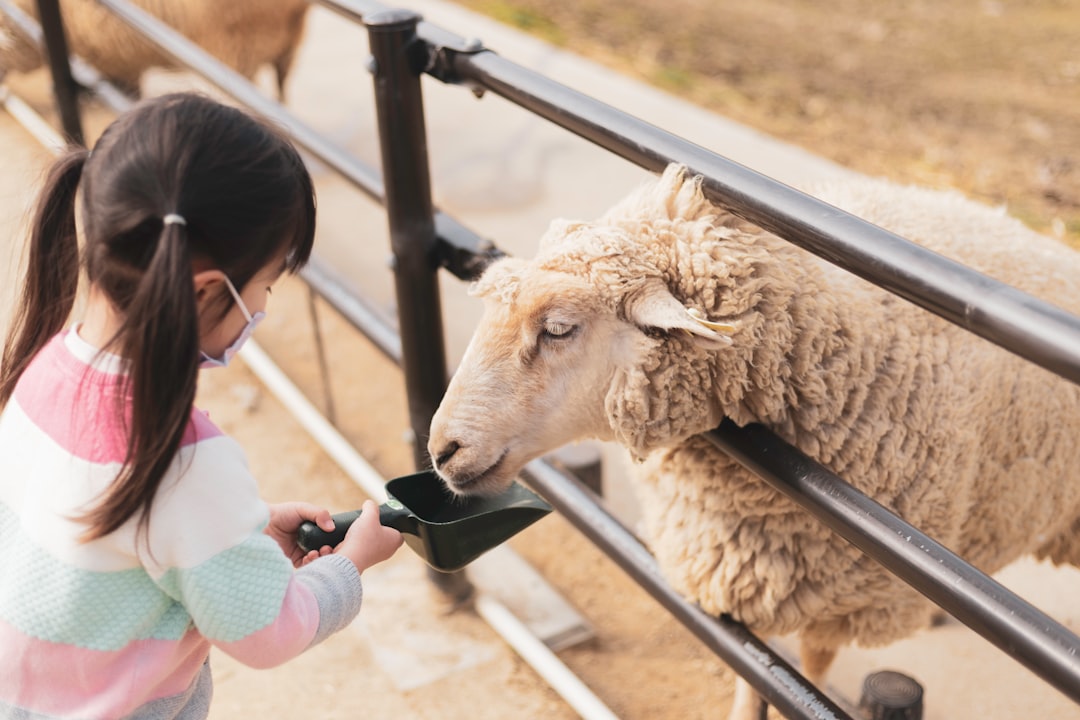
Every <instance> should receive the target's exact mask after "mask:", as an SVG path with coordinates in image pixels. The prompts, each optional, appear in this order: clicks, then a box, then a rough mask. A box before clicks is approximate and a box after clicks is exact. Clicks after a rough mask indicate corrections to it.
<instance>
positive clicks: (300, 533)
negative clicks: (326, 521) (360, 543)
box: [296, 510, 360, 553]
mask: <svg viewBox="0 0 1080 720" xmlns="http://www.w3.org/2000/svg"><path fill="white" fill-rule="evenodd" d="M358 517H360V511H359V510H350V511H348V512H343V513H338V514H336V515H331V516H330V518H331V519H332V520H333V521H334V529H333V530H331V531H330V532H327V531H325V530H323V529H322V528H321V527H319V526H318V525H316V524H315V523H313V522H311V521H310V520H307V521H305V522H304V523H303V524H301V525H300V529H299V530H297V531H296V544H297V545H299V546H300V549H301V550H303V551H304V552H306V553H307V552H311V551H312V550H318V549H319V548H321V547H322V546H323V545H329V546H330V547H337V546H338V544H339V543H340V542H341V541H342V540H344V539H345V533H347V532H349V527H350V526H351V525H352V524H353V523H354V522H355V521H356V518H358Z"/></svg>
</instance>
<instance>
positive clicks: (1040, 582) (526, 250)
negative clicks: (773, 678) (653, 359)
mask: <svg viewBox="0 0 1080 720" xmlns="http://www.w3.org/2000/svg"><path fill="white" fill-rule="evenodd" d="M399 4H400V5H403V6H407V7H411V8H414V9H416V10H417V11H419V12H420V13H421V14H422V15H423V16H424V17H425V19H427V20H430V21H432V22H434V23H436V24H438V25H442V26H443V27H445V28H447V29H449V30H451V31H454V32H456V33H458V34H460V35H463V36H468V37H478V38H480V39H482V40H483V41H484V43H485V44H486V45H487V46H488V47H490V48H492V49H494V50H496V51H498V52H500V53H501V54H502V55H504V56H506V57H508V58H510V59H513V60H515V61H517V62H519V63H521V64H523V65H525V66H527V67H530V68H534V69H536V70H539V71H541V72H543V73H545V74H547V75H548V76H550V77H552V78H554V79H556V80H558V81H560V82H563V83H565V84H567V85H569V86H571V87H574V88H576V89H579V90H582V91H583V92H586V93H588V94H590V95H593V96H595V97H597V98H599V99H601V100H603V101H605V102H608V103H609V104H611V105H614V106H616V107H618V108H620V109H623V110H626V111H628V112H630V113H631V114H634V115H636V116H638V117H640V118H642V119H644V120H646V121H648V122H651V123H653V124H655V125H657V126H660V127H663V128H665V129H667V130H669V131H672V132H674V133H675V134H678V135H681V136H682V137H685V138H687V139H689V140H691V141H693V142H696V143H698V144H700V145H702V146H704V147H707V148H709V149H712V150H714V151H716V152H718V153H720V154H723V155H726V156H728V157H730V158H732V159H734V160H736V161H738V162H740V163H742V164H744V165H747V166H749V167H752V168H754V169H757V170H759V171H761V172H763V173H765V174H767V175H770V176H772V177H775V178H777V179H780V180H782V181H786V182H793V181H797V180H799V179H801V178H810V177H822V176H826V175H843V174H846V173H848V171H847V170H845V169H843V168H840V167H838V166H836V165H834V164H832V163H829V162H827V161H824V160H822V159H820V158H818V157H815V156H814V155H812V154H810V153H807V152H805V151H803V150H801V149H798V148H794V147H791V146H788V145H785V144H783V143H779V142H776V141H774V140H772V139H770V138H768V137H765V136H763V135H761V134H760V133H757V132H755V131H753V130H750V129H747V128H744V127H741V126H738V125H736V124H734V123H731V122H729V121H727V120H725V119H724V118H721V117H718V116H716V115H713V114H710V113H707V112H705V111H703V110H701V109H699V108H696V107H694V106H691V105H689V104H688V103H686V102H683V101H681V100H679V99H676V98H673V97H671V96H668V95H666V94H664V93H661V92H659V91H657V90H654V89H652V88H648V87H644V86H642V85H640V84H638V83H635V82H632V81H630V80H627V79H625V78H623V77H620V76H618V75H616V74H615V73H612V72H610V71H608V70H605V69H603V68H600V67H597V66H595V65H593V64H591V63H589V62H585V61H582V60H580V59H578V58H576V57H574V56H572V55H571V54H569V53H567V52H564V51H562V50H558V49H555V48H552V47H550V46H547V45H546V44H544V43H542V42H539V41H537V40H535V39H533V38H530V37H527V36H524V35H522V34H520V33H518V32H515V31H513V30H511V29H508V28H506V27H503V26H501V25H498V24H497V23H494V22H493V21H491V20H489V19H487V18H484V17H481V16H478V15H475V14H473V13H471V12H469V11H466V10H464V9H461V8H459V7H456V6H453V5H449V4H447V3H444V2H440V1H438V0H409V1H403V2H401V3H399ZM309 23H310V24H309V29H308V36H307V41H306V43H305V45H304V46H303V48H302V50H301V53H300V55H299V58H298V61H297V66H296V70H295V71H294V74H293V76H292V78H291V81H290V87H289V105H290V106H291V108H292V109H293V110H294V111H295V112H296V113H297V114H298V115H300V116H301V117H303V118H305V119H306V120H307V121H308V122H309V123H310V124H312V125H313V126H315V127H316V128H318V129H320V130H321V131H323V132H324V133H326V134H327V135H329V136H330V137H331V138H333V139H335V141H337V142H338V143H340V144H341V145H342V146H344V147H346V148H348V149H349V150H350V151H352V152H353V153H354V154H356V155H357V156H358V157H360V158H362V159H364V160H366V161H367V162H370V163H372V164H373V165H376V166H377V165H378V146H377V138H376V136H375V130H374V129H375V121H374V114H373V109H372V105H371V80H370V77H369V76H368V75H367V73H366V71H365V70H364V60H365V57H366V53H367V51H366V33H365V31H364V30H363V29H362V28H358V27H356V26H353V25H350V24H348V23H347V22H345V21H344V20H342V19H340V18H339V17H337V16H336V15H333V14H332V13H330V12H329V11H326V10H323V9H321V8H318V7H316V8H314V9H313V10H312V12H311V15H310V20H309ZM331 70H332V71H331ZM191 82H192V81H191V79H190V78H186V77H180V78H178V77H176V76H172V75H165V74H159V75H155V76H152V77H151V78H149V80H148V90H149V91H151V92H154V91H155V90H156V89H160V88H167V87H169V86H171V85H173V84H181V85H184V86H187V85H189V84H190V83H191ZM424 87H425V93H426V94H425V103H426V109H427V123H428V133H429V147H430V154H431V169H432V176H433V181H434V189H435V195H436V203H437V204H438V205H439V206H440V207H441V208H442V209H443V210H445V211H447V212H449V213H451V214H452V215H454V216H455V217H457V218H458V219H459V220H461V221H462V222H464V223H465V224H466V225H468V226H469V227H471V228H472V229H474V230H476V231H477V232H479V233H480V234H481V235H484V236H486V237H490V238H492V239H493V240H494V241H495V242H496V243H497V244H498V245H499V246H500V247H502V248H504V249H506V250H508V251H510V252H513V253H515V254H521V255H528V254H531V252H532V250H533V248H534V247H535V242H536V239H537V238H538V237H539V236H540V234H541V233H542V232H543V231H544V230H545V228H546V227H547V225H548V223H549V222H550V221H551V220H552V219H553V218H556V217H568V218H574V217H579V218H591V217H594V216H597V215H599V214H600V213H602V212H603V211H604V210H605V209H606V208H607V207H608V206H609V205H610V204H612V203H613V202H615V201H616V200H617V199H618V198H620V197H622V196H623V195H624V194H625V193H626V192H627V191H628V190H629V189H631V188H632V187H634V186H636V185H637V184H638V183H639V182H641V180H642V179H643V178H644V177H645V174H644V172H643V171H641V170H640V169H638V168H636V167H634V166H632V165H630V164H628V163H627V162H625V161H623V160H621V159H619V158H616V157H614V156H612V155H610V154H609V153H607V152H606V151H604V150H602V149H600V148H597V147H595V146H593V145H591V144H590V143H588V142H587V141H584V140H581V139H579V138H576V137H574V136H572V135H570V134H568V133H566V132H565V131H562V130H560V129H558V128H555V127H554V126H552V125H550V124H548V123H547V122H546V121H544V120H542V119H539V118H536V117H534V116H531V115H529V114H527V113H525V112H524V111H521V110H519V109H517V108H516V107H514V106H512V105H510V104H509V103H506V102H505V101H502V100H501V99H499V98H495V97H485V98H483V99H480V100H478V99H477V98H475V97H474V96H473V95H472V94H471V93H470V92H468V91H467V90H465V89H463V88H459V87H448V86H443V85H442V84H440V83H438V82H437V81H433V80H430V79H427V78H425V86H424ZM0 157H3V167H4V169H5V172H4V173H2V174H0V213H2V214H0V233H2V236H3V238H4V239H5V241H6V240H8V239H10V238H11V237H13V236H14V232H15V231H14V228H15V227H16V226H17V225H18V222H19V220H20V213H21V210H22V208H23V207H24V205H25V202H26V198H27V191H28V189H29V187H30V185H31V184H32V183H33V180H34V178H35V175H36V170H35V169H34V168H35V167H37V166H38V165H39V163H40V162H41V161H42V158H43V153H41V152H36V151H35V149H34V148H33V144H32V143H31V142H29V141H28V139H27V138H26V137H25V136H20V131H19V130H18V129H16V128H14V127H12V124H11V122H10V118H7V117H6V116H5V115H3V114H2V113H0ZM316 174H317V181H318V185H319V200H320V213H321V215H320V218H321V219H320V222H321V225H322V228H321V237H322V238H323V240H321V241H320V242H323V245H321V246H320V248H319V251H320V252H321V253H322V254H323V255H324V256H326V257H328V258H329V259H330V260H331V261H333V262H334V263H335V265H336V266H337V267H338V269H339V270H340V271H342V272H343V273H344V274H345V275H346V276H347V277H348V278H349V279H350V281H352V282H353V283H355V285H356V286H357V287H360V288H362V289H363V292H364V293H365V294H367V295H369V296H371V297H373V298H375V299H376V300H377V301H378V302H379V303H380V304H382V305H383V306H384V307H385V308H386V309H387V310H392V308H393V300H392V297H393V293H392V288H391V285H390V282H391V279H390V274H389V273H388V272H386V269H385V260H386V257H387V255H388V241H387V238H386V231H385V228H384V225H385V219H384V217H383V215H382V213H381V210H380V209H379V208H377V207H375V206H374V205H372V204H371V203H370V202H369V201H367V200H366V199H364V198H363V197H362V196H361V195H360V194H359V193H358V192H356V191H354V190H353V189H352V188H350V187H349V186H348V185H347V184H346V183H344V182H343V181H341V180H340V179H338V178H337V177H335V176H333V175H332V174H330V173H329V172H327V171H325V169H323V170H317V172H316ZM5 252H6V250H5ZM11 267H12V263H11V262H8V263H5V268H4V271H5V272H7V273H8V276H6V277H5V278H4V279H7V278H8V277H10V268H11ZM443 285H444V288H443V292H444V310H445V311H446V312H445V314H446V318H447V333H448V349H449V353H450V356H451V361H452V362H456V360H457V358H459V357H460V354H461V352H462V350H463V349H464V346H465V343H466V342H467V338H468V335H469V333H470V332H471V328H472V326H473V325H474V323H475V320H476V317H477V316H478V314H479V307H478V303H474V302H473V301H471V300H470V299H468V298H467V297H466V296H465V292H464V288H462V287H461V286H460V285H459V284H457V283H456V282H454V281H452V280H451V279H447V281H446V282H444V284H443ZM10 287H11V284H10V282H4V285H3V288H4V289H5V290H7V289H8V288H10ZM605 453H606V455H607V457H608V459H609V461H610V462H609V463H608V466H607V475H606V476H605V484H607V485H610V486H611V487H612V488H615V490H616V494H615V496H614V497H613V498H612V502H613V506H614V507H616V510H617V512H619V514H621V515H623V516H624V517H626V518H628V519H629V520H630V521H632V519H633V517H634V512H635V511H634V507H633V503H632V501H630V500H627V499H626V494H625V492H623V491H624V488H621V487H620V486H619V482H618V474H619V467H620V466H619V464H618V460H617V458H618V457H619V456H620V455H621V454H620V453H618V452H616V451H613V450H612V449H611V448H605ZM1000 579H1001V580H1002V581H1003V582H1004V583H1005V584H1007V585H1008V586H1010V587H1011V588H1013V589H1014V590H1015V591H1017V592H1018V593H1019V594H1021V595H1022V596H1024V597H1026V598H1028V599H1029V600H1031V601H1032V602H1033V603H1035V604H1036V605H1037V606H1038V607H1040V608H1042V609H1043V610H1045V611H1046V612H1048V613H1049V614H1051V615H1052V616H1054V617H1055V618H1056V619H1058V620H1059V621H1061V622H1062V623H1064V624H1066V625H1067V626H1068V627H1070V628H1072V629H1073V630H1078V629H1080V603H1077V601H1076V598H1078V597H1080V572H1078V571H1076V570H1074V569H1053V568H1050V567H1047V566H1045V565H1039V564H1036V563H1032V562H1023V563H1018V564H1017V565H1015V566H1014V567H1011V568H1009V569H1007V570H1006V571H1005V572H1003V573H1002V574H1001V576H1000ZM473 650H474V651H475V652H472V655H471V656H470V662H471V661H472V660H475V659H476V657H481V656H483V657H486V653H490V652H492V650H491V649H490V647H489V646H487V645H485V644H482V643H481V644H479V645H476V646H475V647H474V648H473ZM883 668H891V669H896V670H900V671H902V672H905V673H907V674H909V675H912V676H914V677H915V678H917V679H918V680H919V681H920V682H922V684H923V685H924V687H925V690H926V703H927V712H926V715H925V717H926V718H928V720H939V719H940V720H944V719H945V718H949V719H950V720H955V719H957V718H996V719H1001V720H1005V719H1007V718H1016V719H1019V718H1065V719H1068V718H1080V709H1078V708H1077V706H1076V705H1075V704H1073V703H1071V702H1070V701H1068V700H1066V699H1065V698H1064V697H1063V696H1062V695H1061V694H1060V693H1058V692H1057V691H1055V690H1053V689H1051V688H1049V687H1048V686H1046V685H1045V684H1044V683H1043V682H1041V681H1040V680H1038V679H1037V678H1036V677H1034V676H1033V675H1032V674H1031V673H1029V672H1028V671H1027V670H1025V669H1023V668H1021V667H1020V666H1019V665H1018V664H1017V663H1015V662H1014V661H1013V660H1012V659H1010V658H1009V657H1007V656H1006V655H1005V654H1004V653H1002V652H1000V651H998V650H997V649H995V648H993V647H992V646H990V645H989V643H987V642H986V641H985V640H983V639H981V638H980V637H978V636H977V635H975V634H974V633H973V632H971V631H969V630H967V629H966V628H964V627H962V626H959V625H957V624H955V623H951V624H946V625H945V626H943V627H940V628H937V629H934V630H932V631H928V632H925V633H923V634H921V635H920V636H918V637H916V638H912V639H910V640H907V641H905V642H902V643H898V644H896V645H893V646H892V647H890V648H886V649H880V650H861V649H851V650H846V651H844V652H843V653H841V656H840V657H839V659H838V661H837V663H836V665H835V668H834V672H833V673H832V676H831V684H832V685H833V686H834V687H835V688H836V690H837V691H838V692H839V693H840V694H841V695H843V696H845V697H847V698H849V699H850V700H852V701H854V700H857V699H858V695H859V688H860V686H861V682H862V679H863V677H865V675H866V674H868V673H869V672H872V671H874V670H878V669H883Z"/></svg>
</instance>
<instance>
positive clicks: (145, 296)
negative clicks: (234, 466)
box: [83, 223, 199, 540]
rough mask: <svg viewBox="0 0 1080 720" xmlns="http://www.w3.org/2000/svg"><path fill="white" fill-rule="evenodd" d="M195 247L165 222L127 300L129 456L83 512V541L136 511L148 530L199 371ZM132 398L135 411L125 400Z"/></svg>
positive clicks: (122, 343) (124, 343)
mask: <svg viewBox="0 0 1080 720" xmlns="http://www.w3.org/2000/svg"><path fill="white" fill-rule="evenodd" d="M195 308H196V303H195V290H194V285H193V283H192V280H191V253H190V251H189V247H188V241H187V237H186V231H185V229H184V227H183V226H182V225H181V224H180V223H169V224H163V225H162V229H161V233H160V236H159V238H158V242H157V247H156V249H155V250H154V253H153V256H152V257H151V258H150V264H149V265H148V266H147V268H146V270H145V272H144V273H143V274H142V277H141V278H140V280H139V282H138V284H137V285H136V287H135V289H134V293H133V295H132V296H131V299H130V301H129V302H128V305H127V308H126V311H125V319H124V324H123V329H122V331H121V333H120V335H119V337H118V338H117V339H116V344H117V345H118V349H119V352H120V355H121V356H123V357H125V358H128V372H127V374H126V375H125V376H124V383H125V384H124V386H123V392H121V393H119V394H118V396H117V403H118V405H117V410H116V411H117V415H118V416H119V417H122V418H126V419H127V422H128V426H127V427H126V428H125V431H126V434H127V438H128V443H127V456H126V459H125V461H124V465H123V466H122V467H121V469H120V473H119V476H118V477H117V479H116V480H115V481H114V482H113V483H112V484H111V485H110V486H109V489H108V491H107V492H106V493H105V495H104V496H103V497H102V498H101V499H100V500H99V502H98V503H97V504H96V505H95V506H94V507H93V508H92V509H91V510H90V511H89V512H88V513H86V514H85V515H84V516H83V519H84V520H85V521H87V522H88V523H89V524H90V528H89V530H87V532H86V533H84V534H83V539H84V540H92V539H94V538H97V537H102V536H104V535H108V534H109V533H111V532H112V531H114V530H116V529H117V528H119V527H120V526H121V525H123V524H124V522H126V521H127V519H128V518H130V517H132V516H135V515H138V517H139V526H140V529H145V528H146V523H147V521H148V519H149V517H150V512H149V511H150V507H151V505H152V504H153V501H154V497H155V495H156V493H157V489H158V486H159V485H160V484H161V480H162V478H163V477H164V475H165V471H166V470H167V469H168V467H169V465H170V464H171V463H172V462H173V460H174V459H175V457H176V453H177V451H178V450H179V449H180V443H181V441H182V440H183V437H184V430H185V429H186V428H187V425H188V422H189V420H190V416H191V407H192V403H193V402H194V401H195V387H196V380H197V375H198V363H197V360H196V358H197V357H198V354H199V326H198V318H197V314H196V311H195ZM126 398H130V401H131V404H130V415H129V414H127V413H126V412H125V407H124V404H125V399H126Z"/></svg>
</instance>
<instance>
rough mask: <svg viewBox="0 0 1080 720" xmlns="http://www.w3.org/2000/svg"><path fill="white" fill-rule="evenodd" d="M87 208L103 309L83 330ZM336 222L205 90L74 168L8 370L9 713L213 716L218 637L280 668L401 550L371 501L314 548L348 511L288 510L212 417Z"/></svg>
mask: <svg viewBox="0 0 1080 720" xmlns="http://www.w3.org/2000/svg"><path fill="white" fill-rule="evenodd" d="M76 191H79V195H78V201H77V200H76V197H77V195H76ZM76 209H77V210H78V213H77V214H78V216H79V220H80V221H81V228H80V229H81V233H80V236H81V237H82V239H83V248H82V257H81V262H82V266H83V267H84V268H85V272H86V276H87V279H88V280H89V294H88V300H87V304H86V309H85V314H84V316H83V318H82V322H81V323H79V324H76V325H74V326H73V327H71V328H70V329H66V330H65V329H64V325H65V324H66V323H67V321H68V316H69V315H70V313H71V312H72V309H73V305H74V301H75V297H76V287H77V282H78V275H79V270H80V256H79V249H78V246H77V242H76V223H75V220H76ZM314 230H315V203H314V197H313V189H312V184H311V178H310V177H309V175H308V173H307V171H306V170H305V168H304V166H303V163H302V162H301V159H300V157H299V155H298V154H297V152H296V150H295V149H294V148H293V147H292V146H291V145H290V143H289V142H288V141H287V140H286V139H284V137H283V136H282V135H281V134H279V133H278V132H276V131H275V130H273V129H271V128H270V127H269V126H267V125H265V124H263V123H261V122H259V121H256V120H255V119H253V118H251V117H249V116H248V115H246V114H244V113H242V112H240V111H238V110H235V109H233V108H229V107H226V106H224V105H221V104H218V103H216V102H214V101H211V100H209V99H206V98H204V97H200V96H197V95H190V94H178V95H170V96H165V97H161V98H157V99H154V100H150V101H147V102H144V103H143V104H141V105H139V106H138V107H136V108H135V109H134V110H132V111H131V112H129V113H127V114H126V115H124V116H122V117H121V118H119V119H118V120H116V121H115V122H114V123H113V124H112V125H111V126H109V128H108V129H107V130H106V131H105V133H104V134H103V135H102V136H101V139H100V140H99V141H98V142H97V145H96V146H95V147H94V150H93V153H92V154H91V153H88V152H87V151H85V150H81V149H80V150H73V151H70V152H69V153H68V154H67V155H66V156H65V157H63V158H62V159H60V160H59V161H57V162H56V164H55V165H54V166H53V167H52V169H51V171H50V173H49V175H48V178H47V180H46V183H45V187H44V189H43V191H42V194H41V197H40V200H39V204H38V208H37V211H36V216H35V219H34V222H33V226H32V231H31V237H30V258H29V267H28V270H27V275H26V279H25V284H24V288H23V294H22V298H21V300H20V303H19V307H18V308H17V310H16V314H15V318H14V322H13V325H12V329H11V331H10V334H9V337H8V341H7V344H6V346H5V348H4V353H3V360H2V364H0V406H2V407H3V414H2V415H0V717H17V718H27V719H31V718H121V717H123V718H204V717H206V715H207V713H208V706H209V702H210V696H211V692H212V688H211V679H210V669H209V665H208V655H209V651H210V646H211V645H214V646H216V647H218V648H219V649H220V650H222V651H224V652H226V653H228V654H229V655H231V656H233V657H234V658H236V659H237V660H239V661H241V662H243V663H245V664H248V665H250V666H252V667H269V666H273V665H277V664H279V663H281V662H284V661H285V660H288V659H290V658H292V657H294V656H296V655H298V654H299V653H301V652H303V651H304V650H306V649H307V648H309V647H311V646H312V645H313V644H315V643H317V642H319V641H321V640H322V639H324V638H326V637H327V636H328V635H330V634H332V633H334V632H336V631H338V630H340V629H341V628H343V627H344V626H345V625H346V624H348V623H349V621H350V620H352V618H353V617H354V616H355V615H356V613H357V612H358V611H359V608H360V598H361V586H360V574H361V573H362V572H363V571H364V570H365V569H366V568H368V567H370V566H371V565H374V564H375V563H378V562H381V561H383V560H385V559H387V558H388V557H390V556H391V555H392V554H393V553H394V551H395V550H396V549H397V548H398V547H399V546H400V544H401V536H400V534H399V533H398V532H397V531H396V530H392V529H390V528H384V527H382V526H380V525H379V523H378V511H377V509H376V508H375V505H374V503H371V502H370V501H369V502H368V503H366V504H365V508H366V510H367V512H365V513H364V514H363V515H362V517H361V520H360V521H358V522H357V523H355V524H354V525H353V527H351V528H350V530H349V533H348V535H347V536H346V538H345V540H344V541H343V542H342V543H341V544H340V545H339V546H338V547H337V548H336V549H334V550H333V551H332V552H331V550H330V548H323V549H322V550H321V551H317V552H312V553H310V554H308V555H306V556H305V555H304V553H303V552H302V551H301V550H300V549H299V548H298V547H297V546H296V544H295V542H294V533H295V532H296V530H297V529H298V527H299V525H300V523H301V522H303V521H304V520H313V521H315V522H316V523H318V524H319V525H320V526H321V527H323V528H325V529H328V530H329V529H332V528H333V522H332V520H331V519H330V514H329V512H328V511H327V510H325V509H319V508H316V507H314V506H311V505H308V504H304V503H289V504H284V505H275V506H269V507H268V506H267V505H266V504H265V503H263V502H262V501H261V500H260V499H259V496H258V492H257V488H256V485H255V481H254V480H253V479H252V477H251V475H250V474H249V472H248V470H247V466H246V462H245V459H244V456H243V453H242V451H241V450H240V448H239V447H238V446H237V445H236V444H235V443H234V442H233V441H232V440H230V439H229V438H227V437H226V436H224V435H223V434H222V433H221V431H220V430H218V429H217V428H216V427H215V426H214V425H213V424H212V423H211V422H210V421H209V420H208V419H207V417H206V416H205V415H204V414H203V413H201V412H199V411H198V410H196V409H194V408H193V405H192V403H193V400H194V397H195V386H196V378H197V374H198V368H199V367H200V366H202V367H208V366H214V365H224V364H226V363H227V362H228V361H229V358H230V357H231V356H232V354H233V353H234V352H235V351H236V349H237V348H238V347H239V345H240V344H241V343H242V342H243V341H244V339H245V338H246V337H247V335H248V333H249V332H250V330H251V328H252V327H253V326H254V324H255V323H256V322H257V321H258V320H259V318H261V317H262V315H263V312H264V308H265V306H266V301H267V295H268V294H269V292H270V286H271V285H272V284H273V283H274V281H275V280H276V279H277V278H278V277H279V276H280V275H281V274H282V273H283V272H284V271H286V270H287V271H290V272H293V271H296V270H297V269H298V268H300V267H301V266H303V264H304V263H305V262H307V260H308V255H309V253H310V252H311V246H312V241H313V237H314ZM295 568H299V569H295Z"/></svg>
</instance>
